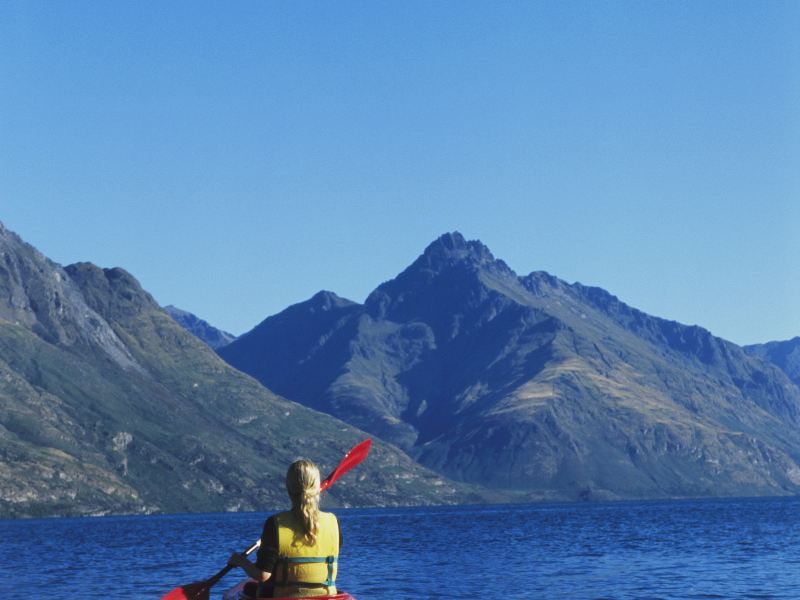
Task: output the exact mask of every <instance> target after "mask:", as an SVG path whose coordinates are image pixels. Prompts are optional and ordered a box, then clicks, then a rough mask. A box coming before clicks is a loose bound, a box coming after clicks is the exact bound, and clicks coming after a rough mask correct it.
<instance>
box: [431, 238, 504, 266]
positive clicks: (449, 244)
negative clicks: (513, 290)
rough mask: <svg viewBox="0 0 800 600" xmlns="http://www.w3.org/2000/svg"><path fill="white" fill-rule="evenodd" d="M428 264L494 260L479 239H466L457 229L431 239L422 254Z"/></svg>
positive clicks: (483, 262)
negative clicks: (433, 239)
mask: <svg viewBox="0 0 800 600" xmlns="http://www.w3.org/2000/svg"><path fill="white" fill-rule="evenodd" d="M421 258H422V260H424V261H425V262H426V263H427V264H428V265H429V266H433V265H441V264H447V263H453V262H462V261H468V262H473V263H475V264H479V265H480V264H486V263H491V262H494V261H495V258H494V256H493V255H492V253H491V251H490V250H489V248H487V247H486V246H485V245H484V244H483V243H482V242H480V241H479V240H466V239H465V238H464V236H463V235H461V234H460V233H459V232H458V231H453V232H451V233H445V234H443V235H441V236H439V238H437V239H436V240H435V241H433V242H432V243H431V244H430V245H428V247H427V248H425V252H423V254H422V257H421Z"/></svg>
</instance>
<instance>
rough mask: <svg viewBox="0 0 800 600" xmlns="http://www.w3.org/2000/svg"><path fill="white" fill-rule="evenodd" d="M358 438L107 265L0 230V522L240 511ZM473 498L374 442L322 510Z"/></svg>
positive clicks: (278, 497) (330, 463)
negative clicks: (55, 257)
mask: <svg viewBox="0 0 800 600" xmlns="http://www.w3.org/2000/svg"><path fill="white" fill-rule="evenodd" d="M364 437H366V434H365V433H364V432H362V431H359V430H357V429H355V428H353V427H351V426H348V425H346V424H344V423H342V422H341V421H338V420H336V419H334V418H332V417H329V416H327V415H324V414H321V413H318V412H315V411H313V410H310V409H308V408H306V407H303V406H301V405H299V404H296V403H294V402H289V401H287V400H284V399H283V398H280V397H277V396H275V395H274V394H273V393H271V392H270V391H268V390H266V389H265V388H264V387H263V386H261V385H260V384H259V383H258V382H256V381H255V380H253V379H252V378H250V377H248V376H246V375H244V374H242V373H240V372H238V371H236V370H235V369H232V368H231V367H229V366H228V365H227V364H226V363H225V362H223V361H222V360H221V359H220V358H219V357H218V356H217V355H216V354H215V353H214V352H213V351H212V350H211V349H210V348H208V346H206V345H205V344H204V343H202V342H201V341H200V340H198V339H196V338H195V337H194V336H193V335H190V334H189V333H188V332H186V331H185V330H184V329H183V328H182V327H180V326H179V325H178V324H177V323H176V322H175V321H173V320H172V318H170V317H169V316H168V315H167V314H166V313H165V312H164V311H163V310H161V308H160V307H159V306H158V305H157V304H156V303H155V301H154V300H153V298H152V297H151V296H150V295H149V294H147V292H145V291H144V290H143V289H142V288H141V287H140V286H139V284H138V282H137V281H136V280H135V279H134V278H133V277H132V276H131V275H130V274H129V273H127V272H125V271H123V270H122V269H101V268H98V267H96V266H94V265H92V264H89V263H81V264H76V265H71V266H69V267H66V268H62V267H60V266H59V265H57V264H55V263H53V262H51V261H50V260H48V259H47V258H45V257H44V256H43V255H42V254H40V253H39V252H38V251H37V250H35V249H34V248H32V247H31V246H29V245H27V244H25V243H24V242H23V241H22V240H21V239H20V238H19V237H18V236H16V235H15V234H13V233H12V232H10V231H8V230H6V229H4V228H3V227H2V225H0V517H8V516H30V515H82V514H105V513H122V512H161V511H172V512H174V511H217V510H246V509H250V510H255V509H263V508H266V507H279V506H284V505H286V503H287V498H286V492H285V489H284V484H283V480H284V475H285V469H286V466H287V465H288V464H289V463H290V462H291V461H293V460H295V459H296V458H297V457H299V456H307V457H309V458H312V459H314V460H315V461H316V462H317V463H318V464H319V465H320V468H321V470H322V471H323V474H326V473H327V472H328V471H329V470H330V469H332V468H333V467H334V466H335V465H336V464H337V463H338V461H339V460H340V459H341V458H342V456H343V455H344V453H345V452H346V451H347V450H348V449H349V448H351V447H352V446H353V445H354V444H355V443H357V442H358V441H360V440H362V439H364ZM476 499H479V498H478V497H477V496H475V495H471V494H470V493H467V492H465V491H464V489H463V487H460V486H457V485H453V484H452V483H450V482H447V481H446V480H444V479H442V478H441V477H440V476H438V475H436V474H434V473H432V472H430V471H427V470H425V469H423V468H421V467H419V466H418V465H417V464H416V463H414V462H413V461H412V460H410V459H409V458H408V457H407V456H406V455H405V454H403V453H402V452H399V451H397V450H396V449H394V448H392V447H390V446H387V445H385V444H382V443H380V442H379V441H378V442H376V444H374V445H373V451H372V452H371V454H370V457H369V458H368V459H367V461H365V463H363V464H362V465H360V466H359V467H357V469H356V470H354V471H353V472H352V473H349V474H348V475H346V476H345V477H344V478H342V480H340V481H339V482H338V483H337V484H336V486H334V487H333V488H332V489H331V491H330V492H329V493H328V494H326V502H328V503H329V504H342V503H346V504H353V505H356V504H359V505H370V504H418V503H431V502H442V501H444V502H454V501H464V500H476Z"/></svg>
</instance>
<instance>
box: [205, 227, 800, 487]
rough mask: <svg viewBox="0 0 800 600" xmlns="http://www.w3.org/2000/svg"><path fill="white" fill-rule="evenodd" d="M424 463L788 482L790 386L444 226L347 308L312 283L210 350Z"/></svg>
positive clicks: (697, 333)
mask: <svg viewBox="0 0 800 600" xmlns="http://www.w3.org/2000/svg"><path fill="white" fill-rule="evenodd" d="M220 355H221V356H222V357H223V358H225V359H226V360H227V361H228V362H230V363H231V364H232V365H234V366H236V367H237V368H239V369H242V370H244V371H245V372H248V373H250V374H251V375H253V376H254V377H256V378H257V379H259V380H260V381H261V382H263V383H264V384H265V385H267V386H268V387H270V388H271V389H273V390H275V391H276V392H277V393H280V394H282V395H284V396H286V397H289V398H293V399H295V400H298V401H300V402H302V403H304V404H306V405H308V406H310V407H313V408H315V409H318V410H321V411H325V412H328V413H330V414H333V415H336V416H338V417H340V418H342V419H343V420H345V421H348V422H349V423H352V424H354V425H356V426H358V427H360V428H363V429H365V430H367V431H371V432H373V433H374V434H375V435H378V436H381V437H383V438H384V439H387V440H390V441H392V442H394V443H396V444H398V445H400V446H401V447H403V448H404V449H405V450H406V451H407V452H408V453H409V454H410V455H412V456H414V457H415V458H417V459H418V460H419V461H420V462H421V463H422V464H424V465H426V466H429V467H431V468H433V469H436V470H438V471H439V472H441V473H444V474H447V475H448V476H450V477H454V478H457V479H461V480H464V481H469V482H477V483H483V484H488V485H490V486H493V487H495V488H498V489H500V488H503V489H515V490H524V491H526V492H527V493H529V494H530V497H535V498H538V497H546V498H632V497H665V496H700V495H754V494H755V495H757V494H781V493H796V492H797V491H798V490H800V466H798V463H797V461H798V460H800V435H798V419H799V418H800V390H798V388H797V386H795V385H794V384H792V382H791V381H789V380H788V378H787V377H786V376H785V374H784V373H783V372H781V371H780V370H779V369H778V368H776V367H775V366H773V365H771V364H768V363H766V362H763V361H761V360H758V359H754V358H752V357H750V356H748V355H747V354H746V353H745V352H744V351H743V350H742V349H741V348H740V347H738V346H736V345H734V344H731V343H728V342H726V341H724V340H721V339H719V338H716V337H714V336H712V335H711V334H710V333H709V332H708V331H706V330H704V329H702V328H699V327H687V326H684V325H681V324H678V323H675V322H671V321H666V320H663V319H659V318H655V317H652V316H649V315H646V314H644V313H642V312H640V311H637V310H635V309H633V308H631V307H629V306H627V305H625V304H624V303H622V302H620V301H619V300H618V299H617V298H615V297H614V296H612V295H611V294H609V293H607V292H605V291H603V290H601V289H599V288H591V287H585V286H582V285H580V284H574V285H570V284H567V283H565V282H564V281H561V280H559V279H557V278H556V277H553V276H551V275H548V274H546V273H542V272H535V273H531V274H530V275H528V276H525V277H519V276H517V275H516V274H515V273H514V272H513V271H512V270H511V269H509V268H508V266H507V265H506V264H505V263H503V262H502V261H500V260H497V259H495V258H494V257H493V256H492V254H491V252H490V251H489V250H488V249H487V248H486V247H485V246H483V245H482V244H481V243H479V242H475V241H466V240H465V239H464V238H463V237H462V236H461V235H460V234H457V233H454V234H448V235H444V236H442V237H441V238H439V239H438V240H437V241H435V242H434V243H433V244H431V245H430V246H429V247H428V248H427V249H426V250H425V252H424V254H423V255H422V256H420V257H419V258H418V259H417V260H416V261H415V262H414V263H413V264H412V265H411V266H410V267H409V268H408V269H406V270H405V271H404V272H403V273H401V274H400V275H398V276H397V277H396V278H395V279H393V280H391V281H388V282H386V283H384V284H382V285H380V286H379V287H378V288H377V289H376V290H375V291H374V292H373V293H372V294H370V296H369V297H368V298H367V300H366V302H365V303H364V304H363V305H361V304H356V303H353V302H350V301H347V300H343V299H341V298H338V297H337V296H336V295H334V294H332V293H330V292H321V293H320V294H317V295H316V296H314V297H313V298H311V299H310V300H308V301H307V302H304V303H301V304H298V305H295V306H292V307H290V308H288V309H286V310H285V311H284V312H282V313H280V314H278V315H276V316H274V317H270V318H268V319H266V320H265V321H264V322H263V323H261V324H260V325H259V326H257V327H256V328H255V329H253V330H252V331H250V332H249V333H247V334H245V335H243V336H241V337H240V338H239V339H238V340H237V341H235V342H234V343H232V344H230V345H229V346H227V347H225V348H223V349H221V350H220Z"/></svg>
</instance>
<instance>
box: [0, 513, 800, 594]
mask: <svg viewBox="0 0 800 600" xmlns="http://www.w3.org/2000/svg"><path fill="white" fill-rule="evenodd" d="M337 514H338V515H339V518H340V521H341V523H342V530H343V536H344V544H345V545H344V548H343V551H342V556H341V559H340V563H341V566H340V577H339V584H340V587H342V588H343V589H346V590H348V591H350V592H351V593H352V594H354V595H355V596H356V597H357V598H358V600H378V599H380V600H390V599H391V600H402V599H417V598H477V597H483V598H488V599H506V598H514V599H520V600H522V599H524V600H533V599H539V598H542V599H545V598H546V599H570V600H578V599H583V598H586V599H598V598H613V599H617V598H619V599H623V598H664V599H679V598H680V599H689V598H792V599H798V598H800V499H798V498H790V499H786V498H783V499H772V498H770V499H748V500H703V501H677V502H623V503H607V504H545V505H525V506H469V507H456V508H417V509H370V510H340V511H337ZM263 518H264V515H262V514H254V513H245V514H206V515H177V516H152V517H110V518H85V519H39V520H20V521H0V598H3V599H4V598H12V597H22V596H23V595H24V594H23V592H24V591H25V590H29V591H31V592H32V594H30V595H27V596H26V597H58V598H156V599H157V598H160V596H161V595H162V594H164V593H166V592H167V591H169V590H170V589H171V588H173V587H175V586H177V585H179V584H181V583H189V582H191V581H196V580H198V579H204V578H207V577H209V576H211V575H213V574H214V573H216V572H217V571H218V570H219V569H220V568H221V567H222V566H223V565H224V564H225V561H226V559H227V556H228V554H229V553H230V552H231V551H234V550H242V549H244V548H246V547H247V546H249V545H250V544H251V543H252V542H253V541H255V539H256V538H257V537H258V535H259V533H260V530H261V523H262V521H263ZM238 579H239V577H238V575H236V574H230V575H228V576H227V577H226V578H225V579H224V580H223V581H222V582H221V583H220V584H219V585H218V586H217V587H216V588H215V592H216V594H213V595H212V597H213V598H219V597H220V595H221V592H222V590H224V589H225V588H226V587H229V586H232V585H233V584H235V583H236V582H237V581H238ZM109 591H113V593H112V594H109Z"/></svg>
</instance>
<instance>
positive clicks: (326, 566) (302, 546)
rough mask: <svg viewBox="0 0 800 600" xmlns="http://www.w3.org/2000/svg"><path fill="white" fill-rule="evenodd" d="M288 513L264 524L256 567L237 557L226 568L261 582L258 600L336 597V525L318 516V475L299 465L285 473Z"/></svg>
mask: <svg viewBox="0 0 800 600" xmlns="http://www.w3.org/2000/svg"><path fill="white" fill-rule="evenodd" d="M286 491H287V492H289V498H291V500H292V509H291V510H289V511H286V512H283V513H280V514H277V515H273V516H271V517H269V518H268V519H267V520H266V521H265V522H264V531H263V532H262V534H261V546H260V547H259V549H258V554H257V555H256V562H255V564H253V563H251V562H250V561H249V560H248V559H247V556H246V555H244V554H238V553H235V554H233V555H231V557H230V559H228V564H229V565H231V566H234V567H241V568H242V569H243V570H244V571H245V573H247V574H248V575H249V576H250V577H252V578H253V579H255V580H256V581H257V582H259V587H258V594H257V595H258V597H259V598H302V597H305V596H326V595H330V596H332V595H334V594H336V571H337V560H338V556H339V547H340V546H341V532H340V530H339V522H338V521H337V519H336V516H335V515H334V514H333V513H327V512H321V511H320V510H319V491H320V490H319V469H318V468H317V466H316V465H315V464H314V463H313V462H311V461H309V460H298V461H296V462H294V463H292V464H291V465H290V466H289V470H288V471H287V472H286Z"/></svg>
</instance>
